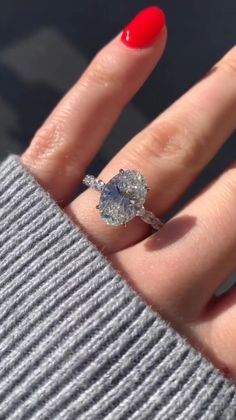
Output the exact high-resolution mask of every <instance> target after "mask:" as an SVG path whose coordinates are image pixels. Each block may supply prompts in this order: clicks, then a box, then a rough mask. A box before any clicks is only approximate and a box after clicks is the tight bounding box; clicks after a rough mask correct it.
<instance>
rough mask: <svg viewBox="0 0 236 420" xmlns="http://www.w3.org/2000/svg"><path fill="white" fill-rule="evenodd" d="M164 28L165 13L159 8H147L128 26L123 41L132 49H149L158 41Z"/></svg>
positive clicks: (123, 34)
mask: <svg viewBox="0 0 236 420" xmlns="http://www.w3.org/2000/svg"><path fill="white" fill-rule="evenodd" d="M164 26H165V14H164V12H163V11H162V10H161V9H160V8H159V7H155V6H151V7H147V8H146V9H144V10H142V11H141V12H140V13H138V14H137V15H136V16H135V18H134V19H133V20H132V21H131V22H130V23H129V24H128V26H126V28H125V29H124V31H123V33H122V35H121V41H122V42H123V43H124V44H125V45H127V46H128V47H131V48H146V47H149V46H150V45H152V44H153V43H154V42H155V41H156V39H157V38H158V36H159V34H160V32H161V30H162V29H163V27H164Z"/></svg>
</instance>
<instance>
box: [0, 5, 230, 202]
mask: <svg viewBox="0 0 236 420" xmlns="http://www.w3.org/2000/svg"><path fill="white" fill-rule="evenodd" d="M0 5H1V13H0V158H3V157H4V156H6V155H7V154H9V153H10V152H16V153H20V152H21V151H22V150H23V149H24V148H25V147H26V146H27V144H28V143H29V141H30V139H31V137H32V135H33V133H34V131H35V130H36V129H37V127H38V126H39V125H40V124H41V123H42V121H43V120H44V118H45V117H46V116H47V114H48V113H49V112H50V111H51V109H52V108H53V106H54V105H55V104H56V103H57V101H58V100H59V99H60V98H61V97H62V95H63V94H64V93H65V91H66V90H67V89H68V88H69V87H70V86H71V85H72V84H73V83H74V82H75V81H76V79H77V78H78V77H79V75H80V74H81V72H82V71H83V69H84V68H85V67H86V65H87V64H88V62H89V61H90V59H91V58H92V57H93V55H94V54H95V53H96V51H97V50H98V49H99V48H100V47H102V46H103V45H104V44H105V43H106V42H107V41H109V40H110V38H111V37H113V36H115V35H116V33H117V32H119V31H120V30H121V29H122V27H123V26H124V25H125V24H127V22H128V21H129V20H130V19H131V18H132V17H133V15H134V14H136V13H137V12H138V11H139V10H141V9H142V8H144V7H147V6H149V5H159V6H160V7H162V8H163V9H164V11H165V12H166V15H167V24H168V28H169V41H168V45H167V50H166V53H165V56H164V58H163V60H162V62H161V64H160V65H159V67H158V69H156V70H155V71H154V72H153V74H152V75H151V77H150V78H149V80H148V81H147V82H146V84H145V85H144V87H143V88H142V89H141V91H140V92H139V93H138V94H137V95H136V97H135V98H134V99H133V101H132V103H131V104H130V105H129V106H128V107H127V109H126V110H125V112H124V114H123V116H122V117H121V119H120V121H119V122H118V124H117V125H116V127H115V128H114V130H113V131H112V133H111V135H110V136H109V138H108V139H107V141H106V143H105V145H104V147H103V148H102V150H101V152H100V154H99V156H98V158H97V159H96V160H95V162H94V164H93V166H94V168H93V169H94V170H99V169H100V168H101V167H102V166H103V165H104V164H105V162H106V161H107V160H109V159H110V158H111V156H113V154H114V153H115V152H116V151H117V150H118V149H119V148H120V147H121V146H122V145H123V144H124V143H125V142H126V141H128V139H129V138H130V137H131V135H133V134H134V133H136V132H137V131H138V130H139V129H141V128H142V127H143V126H144V125H145V124H147V123H148V122H149V121H150V120H151V119H152V118H154V117H155V116H156V115H157V114H158V113H160V111H162V110H164V109H165V108H166V107H167V106H168V105H169V104H170V103H172V102H173V101H174V100H175V99H177V98H178V97H179V96H180V95H181V94H182V93H184V92H185V91H186V89H188V88H189V87H190V86H191V85H193V84H194V83H195V82H196V81H197V80H198V79H199V78H201V77H202V76H203V75H204V74H205V73H206V72H207V71H208V69H209V68H210V67H211V66H212V65H213V64H214V63H215V62H216V61H217V60H218V59H219V58H220V57H221V56H222V55H223V54H224V53H225V52H226V51H227V50H228V49H230V48H231V47H232V46H233V45H234V44H235V39H236V1H235V0H224V1H222V0H202V1H201V0H160V1H158V2H156V1H152V2H151V3H149V2H147V1H145V0H141V1H138V0H136V1H135V0H119V1H116V0H97V1H95V0H70V1H66V0H56V1H54V0H41V1H37V2H36V1H32V0H8V1H3V0H0ZM78 118H79V116H78ZM206 147H207V145H206ZM234 159H235V136H234V137H233V138H231V139H230V140H229V141H228V143H227V144H226V145H225V146H224V147H223V148H222V150H221V152H220V153H219V154H218V155H217V157H216V158H215V159H214V160H213V161H212V163H211V164H210V165H209V166H208V168H207V169H206V170H205V171H204V172H203V173H202V175H201V176H200V177H199V178H198V179H197V181H196V182H195V183H194V185H193V186H192V188H191V189H190V190H189V191H188V192H187V194H186V195H185V197H184V198H183V200H182V202H180V203H179V206H181V205H182V204H183V203H184V201H185V200H187V199H189V197H190V196H191V195H192V194H195V193H196V192H197V191H198V190H199V189H200V188H202V186H203V185H204V184H205V183H206V182H208V181H209V180H210V179H211V178H212V177H214V176H216V175H217V174H218V173H220V172H221V171H222V170H223V169H224V167H225V166H226V165H227V164H228V163H230V161H232V160H234Z"/></svg>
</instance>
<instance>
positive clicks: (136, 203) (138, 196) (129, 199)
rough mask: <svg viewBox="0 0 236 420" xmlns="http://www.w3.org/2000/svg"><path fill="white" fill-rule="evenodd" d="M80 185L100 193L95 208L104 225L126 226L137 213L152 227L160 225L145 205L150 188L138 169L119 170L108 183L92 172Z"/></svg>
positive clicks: (157, 227)
mask: <svg viewBox="0 0 236 420" xmlns="http://www.w3.org/2000/svg"><path fill="white" fill-rule="evenodd" d="M83 184H85V185H86V186H87V187H90V188H92V189H94V190H96V191H99V192H101V197H100V201H99V204H98V205H97V209H98V210H99V212H100V215H101V218H102V219H103V220H104V221H105V222H106V223H107V224H109V225H113V226H120V225H125V226H126V225H127V223H128V222H129V221H130V220H132V219H133V218H134V217H136V216H139V217H140V218H141V219H142V220H143V221H144V222H146V223H148V224H150V225H151V226H152V227H153V228H154V229H155V230H159V229H160V228H161V227H162V226H163V223H162V222H161V220H160V219H158V217H156V216H155V215H154V214H153V213H152V212H151V211H149V210H146V209H145V207H144V203H145V199H146V195H147V192H148V191H149V187H148V186H147V184H146V181H145V179H144V177H143V175H142V174H141V173H140V172H138V171H134V170H126V171H124V170H123V169H120V171H119V173H118V174H117V175H115V176H114V177H113V178H112V179H111V180H110V181H109V182H107V183H105V182H103V181H102V180H101V179H98V178H95V177H94V176H93V175H86V176H85V177H84V179H83Z"/></svg>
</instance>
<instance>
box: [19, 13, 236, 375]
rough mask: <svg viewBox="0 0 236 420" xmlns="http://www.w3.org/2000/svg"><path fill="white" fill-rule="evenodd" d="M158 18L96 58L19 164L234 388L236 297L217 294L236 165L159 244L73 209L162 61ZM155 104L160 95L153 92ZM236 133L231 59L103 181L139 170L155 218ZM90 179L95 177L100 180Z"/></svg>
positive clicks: (93, 198)
mask: <svg viewBox="0 0 236 420" xmlns="http://www.w3.org/2000/svg"><path fill="white" fill-rule="evenodd" d="M166 33H167V31H166V26H165V20H164V15H163V13H162V12H161V11H160V10H159V9H157V8H155V7H152V8H148V9H146V10H145V11H143V12H142V13H141V14H140V15H139V16H138V17H136V19H135V20H134V21H133V22H132V23H131V25H129V26H128V27H127V28H126V30H125V31H124V32H123V35H122V36H121V35H118V36H117V37H116V38H115V39H114V40H112V41H111V42H110V43H109V44H108V45H107V46H105V47H104V48H103V49H102V50H101V51H100V52H99V53H98V54H97V55H96V57H95V58H94V60H93V61H92V63H91V64H90V66H89V67H88V68H87V70H86V71H85V73H84V74H83V75H82V77H81V78H80V80H79V81H78V82H77V84H76V85H75V86H74V87H73V88H72V89H71V91H70V92H69V93H68V94H67V95H66V96H65V97H64V99H62V101H61V102H60V103H59V105H58V106H57V107H56V109H55V110H54V111H53V112H52V114H51V115H50V116H49V118H48V119H47V121H46V122H45V123H44V124H43V126H42V127H41V128H40V130H39V131H38V132H37V133H36V135H35V137H34V139H33V141H32V143H31V145H30V147H29V148H28V150H27V151H26V152H25V153H24V154H23V156H22V161H23V163H24V165H25V166H26V167H27V168H28V169H29V170H30V171H31V172H32V173H33V175H34V176H35V177H36V178H37V179H38V181H39V182H40V183H41V185H42V186H43V187H44V188H45V189H47V190H48V191H49V192H50V194H51V195H52V196H53V197H54V198H55V200H57V201H58V203H59V205H61V207H63V208H64V210H65V212H66V213H68V214H69V215H70V217H72V219H73V220H74V221H75V222H76V223H78V225H79V226H80V227H81V228H82V229H83V231H84V232H85V233H86V234H87V235H88V237H89V238H90V239H91V240H92V241H93V242H94V243H95V244H96V245H97V246H98V247H99V249H101V250H102V252H103V253H104V254H105V255H106V256H107V258H109V259H110V261H111V262H112V263H113V265H114V266H115V267H116V269H117V270H118V271H119V272H120V273H121V274H122V275H123V276H124V277H125V278H126V279H127V281H128V282H129V283H130V284H131V285H132V287H133V288H134V289H136V291H137V292H138V293H139V294H140V295H141V296H143V298H144V299H145V300H146V301H147V302H148V303H149V304H152V305H153V306H154V308H155V309H156V310H157V311H159V312H160V313H161V314H162V316H163V317H164V318H166V319H168V320H170V321H171V323H172V324H173V325H174V326H175V328H177V329H178V330H179V331H180V332H181V333H182V334H184V335H185V336H186V337H188V338H189V340H190V341H191V342H192V343H193V344H194V345H195V346H196V347H198V348H200V349H201V350H202V352H204V353H205V354H206V355H207V356H208V357H209V359H210V360H212V362H213V363H214V364H215V365H216V366H218V367H219V368H221V369H222V371H223V372H224V373H225V374H228V375H230V376H231V377H233V378H234V379H235V378H236V358H235V348H236V322H235V321H236V305H235V303H236V292H235V290H234V289H232V290H231V291H230V292H228V293H227V294H226V295H225V296H223V297H220V298H216V297H215V292H216V290H217V289H218V287H219V286H220V285H221V284H222V283H223V282H224V281H225V279H226V278H227V277H228V276H229V275H230V274H231V273H232V272H233V271H234V270H235V267H236V259H235V255H236V223H235V208H236V165H235V164H234V165H232V166H231V167H230V168H228V169H227V170H226V171H225V172H224V173H222V175H221V176H220V177H219V178H218V179H216V180H214V182H212V183H211V184H210V185H209V186H207V188H206V189H204V191H202V192H201V193H200V194H199V195H198V196H197V197H196V198H195V199H194V200H192V201H191V202H190V203H189V204H188V205H187V206H186V207H185V208H184V209H182V210H181V211H180V212H179V213H178V214H176V215H175V217H174V218H173V219H171V220H170V221H169V222H168V223H166V224H165V226H164V227H163V228H162V229H161V230H160V231H159V232H157V233H155V234H153V235H151V234H150V227H149V226H148V225H147V224H145V223H143V222H142V221H141V220H140V219H138V218H136V219H134V220H133V221H131V222H130V223H129V224H128V226H127V227H112V226H109V225H106V224H105V223H104V221H103V220H101V218H100V216H99V212H98V210H97V209H96V205H97V204H98V201H99V194H98V193H97V192H95V191H93V190H90V189H89V190H86V191H85V192H83V193H82V194H81V195H80V196H79V197H78V198H76V199H75V200H74V201H72V202H71V199H72V196H73V194H74V192H75V191H76V189H78V186H79V184H80V183H81V180H82V179H83V176H84V174H85V173H86V171H87V167H88V165H89V164H90V162H91V160H92V159H93V158H94V156H95V155H96V153H97V151H98V150H99V148H100V147H101V144H102V142H103V141H104V139H105V138H106V136H107V134H108V132H109V131H110V129H111V128H112V126H113V124H114V122H115V121H116V119H117V118H118V117H119V115H120V113H121V111H122V109H123V108H124V107H125V105H126V104H127V103H128V102H129V100H130V99H131V98H132V96H133V95H134V94H135V93H136V91H137V90H138V89H139V87H140V86H141V85H142V83H143V82H144V81H145V79H146V78H147V77H148V75H149V74H150V72H151V71H152V70H153V68H154V67H155V65H156V64H157V62H158V61H159V59H160V57H161V55H162V53H163V50H164V48H165V43H166V37H167V35H166ZM153 95H158V87H157V89H156V91H155V92H153ZM235 126H236V49H235V48H233V49H232V50H231V51H230V52H229V53H228V54H226V56H225V57H224V58H223V59H222V60H220V62H218V63H217V64H216V65H215V66H214V67H213V69H212V70H211V71H210V72H209V73H208V74H207V76H206V77H205V78H204V79H202V80H201V81H200V82H199V83H198V84H197V85H196V86H195V87H194V88H192V89H191V90H190V91H189V92H188V93H186V94H185V95H184V96H183V97H182V98H180V99H179V100H178V101H177V102H176V103H174V104H173V105H172V106H171V107H170V108H169V109H167V110H166V111H165V112H164V113H163V114H161V115H159V116H158V117H157V118H156V119H155V120H154V121H152V122H151V123H150V125H149V126H147V127H146V128H145V129H144V130H142V131H141V132H140V133H138V134H137V135H136V136H135V137H134V138H133V139H131V140H130V141H129V142H128V143H127V145H126V146H125V147H124V148H123V149H122V150H121V151H120V152H119V153H118V154H117V155H116V156H115V157H114V158H113V159H112V161H111V162H110V163H109V164H108V165H107V166H106V167H105V168H104V169H103V171H102V173H101V174H99V178H101V179H102V180H104V181H108V180H109V179H110V178H112V177H113V176H114V175H115V174H116V173H117V172H118V171H119V169H120V168H123V169H135V170H138V171H140V172H142V174H143V175H144V177H145V179H146V180H147V183H148V185H149V186H150V192H149V194H148V199H147V202H146V208H148V209H150V210H152V211H153V212H154V213H155V214H157V215H158V216H163V215H164V214H165V213H166V212H167V210H169V209H170V208H171V206H173V204H174V203H176V201H177V200H178V199H179V198H180V196H181V195H182V194H183V192H184V191H185V190H186V188H188V187H189V186H190V185H191V182H192V181H193V180H194V178H195V177H196V176H197V175H198V174H199V173H200V171H201V170H202V169H204V167H205V166H206V165H207V164H208V162H209V161H210V160H211V159H212V157H213V156H214V155H215V154H216V153H217V151H218V150H219V148H220V147H221V146H222V145H223V144H224V142H225V141H226V140H227V138H228V137H229V136H230V134H231V133H232V132H233V131H234V129H235ZM96 175H97V174H96Z"/></svg>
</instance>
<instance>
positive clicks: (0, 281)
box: [0, 156, 236, 420]
mask: <svg viewBox="0 0 236 420" xmlns="http://www.w3.org/2000/svg"><path fill="white" fill-rule="evenodd" d="M0 214H1V224H0V243H1V246H0V258H1V259H0V261H1V264H0V419H1V420H3V419H7V420H9V419H22V420H27V419H50V420H52V419H53V420H54V419H63V420H67V419H83V420H84V419H93V420H95V419H96V420H98V419H107V420H108V419H109V420H116V419H119V420H126V419H133V420H134V419H137V420H141V419H145V420H151V419H161V420H165V419H166V420H171V419H174V420H177V419H178V420H186V419H206V420H211V419H224V420H225V419H235V418H236V392H235V390H236V388H235V386H234V385H233V384H232V383H231V382H230V381H228V380H226V379H225V378H224V377H223V376H222V375H221V374H220V373H219V372H218V371H217V370H216V369H215V368H214V367H213V366H212V365H211V364H210V363H209V362H207V361H206V360H205V359H204V358H203V357H202V356H201V354H200V353H198V352H196V351H195V350H194V349H193V348H192V347H191V346H190V345H189V344H188V343H187V342H185V340H184V339H182V338H181V337H180V336H179V335H178V334H177V333H176V332H175V331H173V330H172V328H171V327H170V326H168V325H167V324H166V323H165V322H164V321H163V320H162V319H161V318H160V317H159V316H158V315H157V314H156V313H154V312H153V311H152V309H151V308H150V307H148V306H147V305H146V304H145V303H144V302H143V301H142V299H141V298H140V297H139V296H138V295H136V293H135V292H134V291H133V290H132V289H130V287H129V286H128V285H127V284H126V282H125V280H123V279H122V278H121V277H120V275H119V274H118V273H117V272H116V271H115V270H114V269H113V268H112V266H111V265H110V263H109V262H108V261H107V260H106V259H105V258H104V257H103V256H102V255H101V254H100V252H99V251H98V250H97V249H96V248H95V246H94V245H93V244H92V243H91V242H89V241H88V239H87V238H86V237H85V235H84V234H82V233H81V232H80V230H79V229H78V227H76V226H75V225H74V224H73V223H72V222H71V221H70V220H69V218H67V216H66V215H65V214H64V213H63V212H62V211H61V210H60V208H59V207H58V206H57V205H56V203H54V201H53V200H52V199H51V198H50V197H49V195H48V194H47V193H46V192H45V191H44V190H43V189H42V188H41V187H40V186H39V185H38V184H37V182H36V181H35V180H34V179H33V177H32V176H31V175H30V174H29V173H27V171H26V170H25V169H24V168H23V167H22V165H21V163H20V161H19V158H18V157H16V156H11V157H9V158H8V159H7V160H6V161H5V162H4V163H3V164H2V165H1V167H0Z"/></svg>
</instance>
